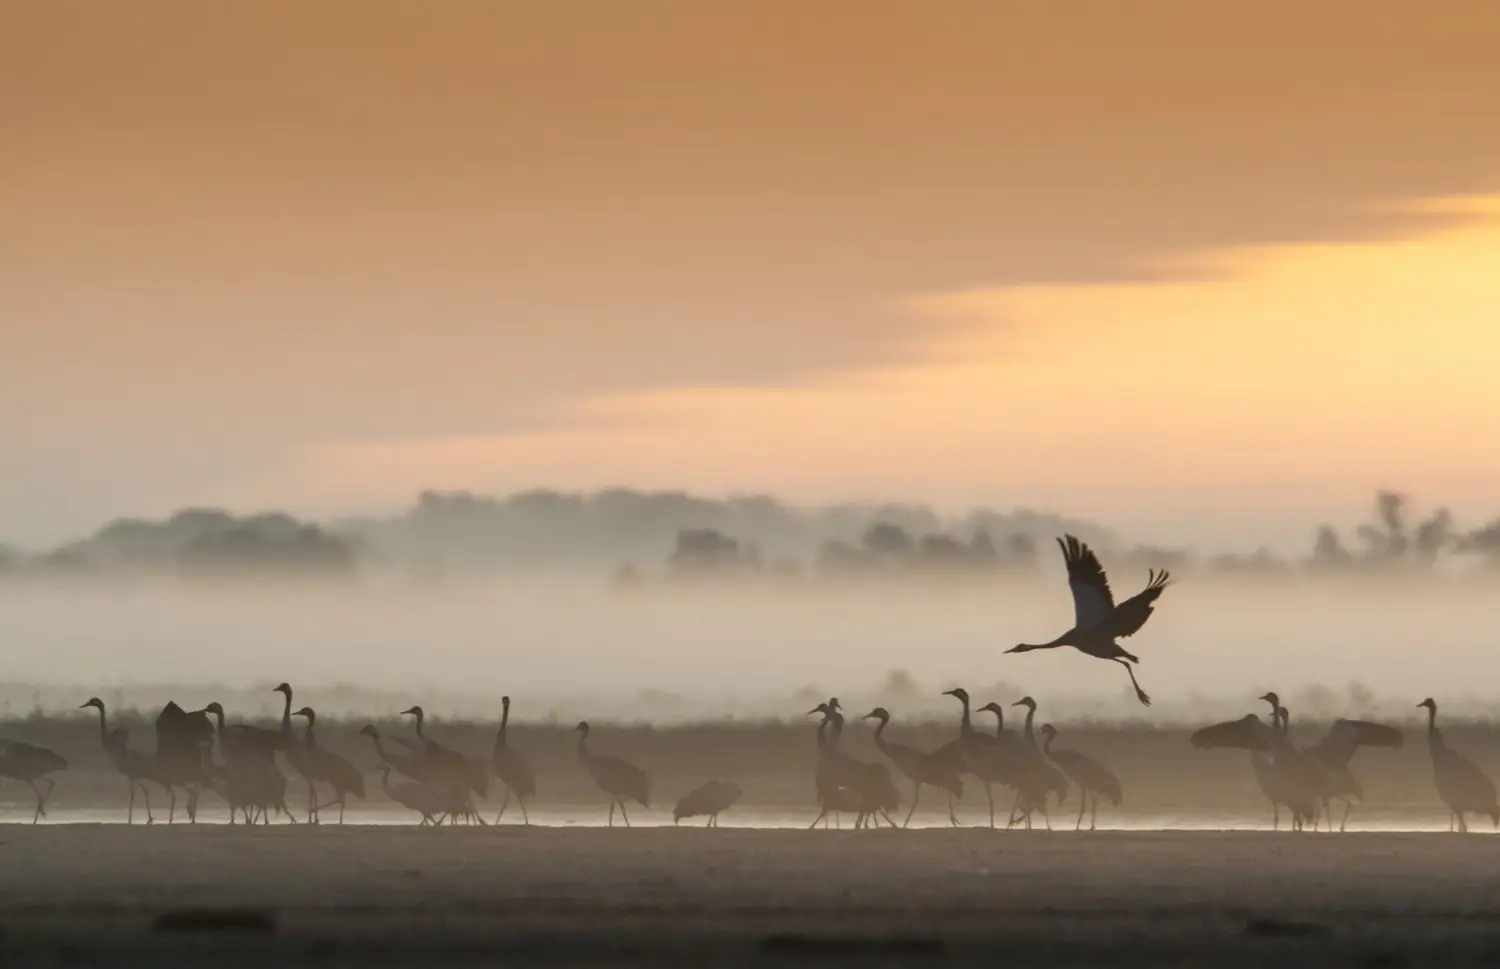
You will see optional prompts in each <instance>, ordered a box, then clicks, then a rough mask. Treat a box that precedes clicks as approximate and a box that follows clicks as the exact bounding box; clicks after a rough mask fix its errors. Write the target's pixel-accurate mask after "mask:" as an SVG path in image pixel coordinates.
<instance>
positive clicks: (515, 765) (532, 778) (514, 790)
mask: <svg viewBox="0 0 1500 969" xmlns="http://www.w3.org/2000/svg"><path fill="white" fill-rule="evenodd" d="M509 726H510V697H508V696H503V697H501V698H500V729H499V730H498V731H496V733H495V749H494V750H493V751H491V752H490V769H491V770H493V771H494V772H495V776H496V777H498V778H500V781H501V783H503V784H504V785H505V800H503V801H501V802H500V813H499V814H497V815H495V823H496V824H499V823H500V819H501V818H503V817H505V808H506V806H507V805H509V804H510V796H511V795H512V794H514V795H515V796H516V802H517V803H519V804H520V805H521V822H522V823H523V824H530V823H531V818H530V817H528V816H527V814H526V799H527V798H529V797H532V796H534V795H535V794H536V771H534V770H532V769H531V764H530V763H528V762H527V760H526V757H525V755H524V754H522V753H521V752H520V751H519V750H517V749H516V748H514V747H512V746H511V745H510V740H509V738H508V737H507V736H506V731H507V729H508V728H509Z"/></svg>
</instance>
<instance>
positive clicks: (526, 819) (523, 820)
mask: <svg viewBox="0 0 1500 969" xmlns="http://www.w3.org/2000/svg"><path fill="white" fill-rule="evenodd" d="M516 803H517V804H519V805H521V823H522V824H524V825H526V826H528V827H530V825H531V817H530V816H529V815H528V814H527V813H526V798H524V797H522V796H521V795H519V794H517V795H516Z"/></svg>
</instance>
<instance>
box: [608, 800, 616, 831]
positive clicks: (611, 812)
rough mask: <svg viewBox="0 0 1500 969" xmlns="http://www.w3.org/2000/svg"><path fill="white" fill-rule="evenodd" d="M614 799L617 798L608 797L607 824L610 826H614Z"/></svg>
mask: <svg viewBox="0 0 1500 969" xmlns="http://www.w3.org/2000/svg"><path fill="white" fill-rule="evenodd" d="M616 800H617V799H616V798H613V797H612V798H610V799H609V826H610V827H611V828H613V827H614V826H615V801H616Z"/></svg>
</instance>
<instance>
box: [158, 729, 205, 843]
mask: <svg viewBox="0 0 1500 969" xmlns="http://www.w3.org/2000/svg"><path fill="white" fill-rule="evenodd" d="M213 746H214V725H213V723H212V722H211V721H210V720H209V719H208V715H207V714H205V713H204V712H203V711H201V710H196V711H194V712H192V713H189V712H188V711H186V710H184V709H183V708H182V707H180V706H178V705H177V703H176V702H175V701H171V700H168V701H167V705H166V706H164V707H162V710H161V713H159V714H157V715H156V759H155V761H156V778H157V781H158V783H160V784H161V785H162V786H164V787H165V788H166V789H167V794H168V796H169V797H170V798H171V800H170V802H169V803H168V806H167V823H168V824H171V823H173V822H174V821H175V820H176V818H177V790H176V789H177V788H179V787H180V788H182V789H183V791H185V792H186V793H187V813H188V820H189V821H191V822H193V823H195V824H196V823H197V821H198V792H199V791H200V790H201V789H202V787H203V785H204V783H205V782H206V781H207V780H208V777H209V763H210V760H209V758H210V754H211V753H212V751H213Z"/></svg>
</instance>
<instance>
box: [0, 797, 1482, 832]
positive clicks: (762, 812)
mask: <svg viewBox="0 0 1500 969" xmlns="http://www.w3.org/2000/svg"><path fill="white" fill-rule="evenodd" d="M152 806H153V811H154V813H155V815H156V818H157V824H163V823H165V822H166V820H167V810H166V806H165V805H158V804H157V803H156V801H155V800H154V799H153V802H152ZM498 811H499V805H498V804H487V805H484V806H483V807H482V813H483V815H484V819H485V821H486V822H487V823H493V822H494V821H495V815H496V814H497V813H498ZM528 811H529V815H530V819H531V823H532V825H535V826H543V827H582V828H599V827H605V826H607V824H608V812H607V805H597V806H595V805H570V806H566V807H545V808H543V807H536V808H529V809H528ZM816 814H817V811H816V809H813V808H808V809H807V810H788V809H786V808H780V807H777V808H766V807H756V806H745V807H735V808H732V809H730V810H728V811H725V812H724V813H723V815H722V816H721V817H720V821H719V824H720V826H721V827H725V828H756V829H787V830H795V829H802V828H807V827H808V826H809V825H810V824H811V823H812V820H813V818H814V817H815V816H816ZM617 815H618V812H617ZM304 816H305V811H303V810H302V809H298V810H297V820H298V821H299V822H300V821H303V820H304ZM185 817H186V816H185V814H184V812H183V811H182V810H181V805H180V804H179V810H178V812H177V821H178V823H182V822H183V821H184V820H185ZM893 817H895V819H896V821H897V822H898V823H899V822H900V821H901V820H902V814H901V813H896V814H894V815H893ZM1077 817H1078V815H1077V812H1076V811H1067V810H1062V811H1054V812H1053V815H1052V826H1053V829H1054V830H1055V831H1058V832H1071V831H1072V830H1073V826H1074V823H1075V821H1076V820H1077ZM1341 817H1342V808H1340V807H1337V806H1336V807H1335V809H1334V820H1335V825H1337V822H1338V820H1339V818H1341ZM31 818H32V802H31V801H30V799H29V792H28V797H27V799H25V800H20V799H17V798H15V797H14V794H13V793H12V794H11V796H10V797H8V798H3V799H0V824H27V823H30V821H31ZM337 818H338V811H337V809H334V810H331V811H330V810H325V811H324V812H323V823H324V824H327V823H329V822H330V821H333V822H336V821H337ZM958 818H959V823H960V824H961V825H962V826H963V827H973V828H982V827H985V826H987V825H988V823H989V818H988V814H987V813H985V812H982V811H972V810H969V811H964V810H961V811H959V812H958ZM1005 818H1006V815H1005V814H1004V813H1003V811H999V812H997V822H998V823H999V824H1000V825H1001V826H1003V825H1004V823H1005ZM1271 820H1272V819H1271V814H1270V812H1269V811H1261V812H1253V811H1196V812H1188V811H1184V812H1149V813H1147V812H1140V813H1125V812H1121V813H1115V814H1112V813H1110V812H1108V811H1107V810H1101V812H1100V815H1099V819H1098V830H1100V831H1269V830H1271ZM144 821H145V809H144V808H143V807H142V806H141V804H140V803H137V805H136V820H135V823H137V824H143V823H144ZM520 821H521V816H520V813H519V812H518V811H517V810H516V809H515V806H514V805H512V806H511V807H510V808H509V809H508V810H507V811H506V814H505V818H504V820H503V821H502V823H503V824H506V825H511V824H520ZM705 821H706V819H705V818H686V819H684V820H683V821H682V822H681V825H682V826H684V827H687V826H702V825H703V824H704V823H705ZM852 821H853V819H852V818H851V817H849V816H845V817H844V818H842V819H838V818H832V817H831V818H830V819H829V830H834V829H835V828H849V827H852ZM125 822H126V810H125V805H123V804H121V805H119V806H109V805H93V806H88V807H73V806H68V805H65V804H59V803H56V802H54V803H53V804H51V805H49V806H48V809H47V815H46V817H45V818H43V819H42V820H41V822H40V823H43V824H124V823H125ZM228 822H229V815H228V812H227V811H226V810H225V808H224V806H223V804H222V803H219V802H210V803H206V804H205V805H204V806H203V807H202V808H201V809H200V810H199V813H198V823H199V824H224V825H227V824H228ZM345 822H346V823H348V824H359V825H416V824H417V823H418V818H417V817H416V815H414V814H413V813H412V812H410V811H407V810H404V809H402V808H399V807H396V806H394V805H392V804H390V803H389V802H378V803H375V804H359V803H354V804H351V805H350V806H349V808H348V810H347V811H346V812H345ZM271 823H272V824H273V825H274V824H287V823H289V822H288V821H287V819H286V818H285V817H273V818H272V820H271ZM623 823H624V822H623V821H622V819H621V818H620V817H618V816H617V817H616V818H615V825H616V826H617V827H618V826H622V825H623ZM630 823H631V824H632V825H633V826H635V827H663V826H664V827H671V826H672V815H671V812H670V811H669V810H662V809H656V808H642V807H639V806H632V807H631V808H630ZM1469 823H1470V830H1471V831H1473V832H1475V833H1481V832H1489V831H1491V830H1492V828H1491V826H1490V824H1489V821H1488V819H1485V818H1479V819H1475V818H1472V817H1471V818H1470V819H1469ZM1034 824H1035V826H1036V827H1038V828H1044V827H1045V824H1044V823H1043V822H1042V821H1041V820H1040V819H1036V821H1035V822H1034ZM1287 824H1288V817H1287V815H1286V814H1285V812H1283V816H1282V819H1281V830H1286V829H1287ZM910 827H912V828H946V827H948V822H947V819H946V818H945V817H944V816H943V815H942V814H941V813H939V812H937V811H931V812H928V811H919V812H918V813H917V814H916V815H915V816H913V817H912V819H911V823H910ZM1087 827H1088V819H1087V817H1085V818H1084V828H1085V829H1087ZM1347 829H1348V830H1349V831H1350V832H1354V831H1365V832H1387V833H1395V832H1421V831H1447V830H1448V818H1447V814H1446V811H1445V809H1444V808H1443V807H1442V806H1441V805H1431V806H1429V805H1409V806H1399V807H1392V806H1381V805H1374V806H1368V807H1363V808H1356V809H1355V810H1354V812H1353V813H1351V814H1350V816H1349V821H1348V828H1347Z"/></svg>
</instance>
